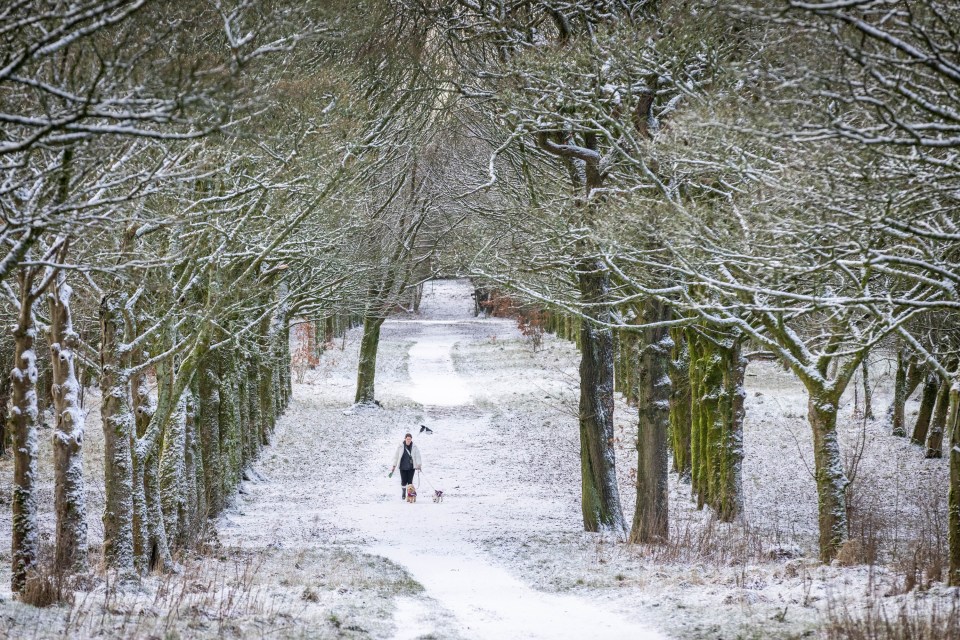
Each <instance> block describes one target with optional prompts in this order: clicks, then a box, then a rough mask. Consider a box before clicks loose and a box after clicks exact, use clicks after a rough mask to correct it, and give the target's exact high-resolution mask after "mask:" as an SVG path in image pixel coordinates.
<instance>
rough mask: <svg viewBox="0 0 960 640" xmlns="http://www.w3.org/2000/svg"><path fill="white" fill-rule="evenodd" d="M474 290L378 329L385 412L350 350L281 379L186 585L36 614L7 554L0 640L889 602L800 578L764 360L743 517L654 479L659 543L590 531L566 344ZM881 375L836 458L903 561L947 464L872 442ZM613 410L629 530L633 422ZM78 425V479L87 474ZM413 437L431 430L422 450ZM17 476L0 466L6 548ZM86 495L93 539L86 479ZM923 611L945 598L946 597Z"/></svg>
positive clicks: (384, 631) (795, 513) (679, 629)
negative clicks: (408, 475)
mask: <svg viewBox="0 0 960 640" xmlns="http://www.w3.org/2000/svg"><path fill="white" fill-rule="evenodd" d="M469 294H470V289H469V288H468V285H467V284H466V283H464V282H453V281H440V282H435V283H432V284H430V285H428V286H427V291H426V293H425V296H424V301H423V312H422V314H421V315H420V316H417V317H415V318H412V317H411V318H400V319H396V320H390V321H388V322H387V323H386V324H385V325H384V327H383V336H382V340H381V346H380V349H381V351H380V357H379V359H378V371H377V376H378V377H377V389H378V398H379V399H380V400H381V402H382V403H383V405H384V408H383V409H351V408H350V406H349V403H350V401H351V399H352V397H353V392H354V384H355V371H356V360H357V346H358V340H359V335H358V333H357V332H352V333H351V334H350V335H349V336H348V338H347V340H346V342H345V349H344V350H342V351H341V350H340V349H339V347H338V348H337V349H334V350H332V351H330V352H328V353H327V354H326V355H325V356H324V358H323V360H322V362H321V364H320V366H319V367H318V368H317V369H315V370H314V371H310V372H308V373H307V376H306V379H305V381H304V384H296V385H295V389H294V400H293V402H292V405H291V407H290V409H289V410H288V412H287V413H286V415H284V417H283V418H282V419H281V420H280V422H279V424H278V427H277V432H276V434H275V436H274V440H273V442H272V446H271V447H269V448H268V449H267V450H266V451H265V452H264V455H263V457H262V459H261V460H260V461H259V462H258V463H257V464H256V465H255V471H254V472H253V473H252V474H251V479H250V480H249V481H247V482H244V483H243V487H242V489H241V493H240V495H238V496H237V499H236V500H235V502H234V504H233V506H232V507H231V508H230V509H229V510H228V511H227V512H226V513H225V514H224V515H223V516H222V517H221V518H220V519H219V520H218V521H217V523H216V529H215V531H213V532H212V533H211V542H210V545H209V548H208V549H207V553H206V554H204V555H199V556H193V557H185V558H184V559H183V563H184V568H185V570H184V572H183V573H182V574H180V575H177V576H166V577H150V578H148V579H146V580H144V582H143V583H142V584H140V585H121V586H120V587H119V588H118V587H117V586H116V585H112V584H110V583H109V582H107V583H104V582H103V581H99V582H98V581H96V580H94V581H92V582H91V585H90V588H91V591H90V592H89V593H84V594H78V601H77V603H76V604H75V605H74V606H73V607H72V608H70V607H62V608H54V609H50V610H46V611H36V610H30V609H28V608H26V607H23V606H22V605H18V604H16V603H15V602H11V598H10V595H9V592H7V591H6V589H8V584H9V566H8V565H9V557H8V556H9V554H6V555H4V556H3V557H2V562H3V566H2V569H0V638H4V637H17V638H30V637H48V636H55V635H62V634H63V632H64V631H66V632H67V635H74V636H96V635H102V636H104V637H111V636H118V635H122V636H125V637H151V636H159V637H178V636H180V637H267V636H271V637H303V638H327V637H349V638H354V637H355V638H362V637H373V638H396V639H407V638H410V639H413V638H463V639H467V638H511V637H517V638H520V637H522V638H568V637H569V638H573V637H577V638H583V637H598V638H600V637H602V638H619V637H624V638H626V637H630V638H637V639H643V638H661V637H670V638H736V637H741V638H777V637H782V638H788V637H800V636H802V635H807V634H809V633H810V632H816V631H817V630H818V629H819V628H820V627H821V626H822V623H823V619H824V608H825V607H826V606H827V605H828V603H830V604H832V605H836V604H837V603H841V602H851V603H853V604H852V606H858V604H859V603H862V602H865V601H875V600H878V599H880V600H886V601H889V602H891V603H895V602H898V601H899V600H898V599H899V598H900V596H898V595H897V594H898V593H899V592H900V591H902V587H903V581H904V576H905V572H906V569H904V568H903V567H901V566H900V564H898V562H899V561H895V562H892V563H888V564H885V565H884V566H879V567H873V568H868V567H866V566H862V565H861V566H851V567H841V566H829V567H823V566H820V565H819V563H817V562H816V559H815V542H816V538H815V535H816V496H815V493H814V485H813V481H812V479H811V478H810V476H809V473H808V471H807V467H808V466H809V465H810V464H811V460H812V456H811V452H810V446H809V428H808V427H807V425H806V422H805V418H804V413H805V409H804V407H805V396H804V394H803V392H802V389H801V388H800V387H799V385H798V384H797V383H796V381H795V380H794V379H793V378H792V377H791V376H790V375H789V374H787V373H785V372H783V370H782V369H780V368H778V367H777V366H775V365H772V364H769V363H755V364H751V366H750V368H749V369H748V372H749V373H748V379H747V386H748V392H749V395H748V401H747V416H748V417H747V423H746V425H745V447H746V459H745V461H744V489H745V498H746V509H745V511H746V512H745V518H744V522H743V523H738V524H735V525H724V524H719V523H716V522H714V521H712V519H711V518H710V517H709V514H707V513H704V512H698V511H696V509H695V508H694V506H693V505H692V504H691V502H690V499H689V488H688V487H687V486H685V485H682V484H680V483H678V482H676V479H675V478H673V477H671V500H672V504H671V528H672V541H671V543H670V544H668V545H666V546H664V547H647V546H630V545H624V544H619V543H616V542H615V541H612V540H604V539H601V538H600V537H599V536H597V535H595V534H585V533H583V532H582V531H581V528H582V527H581V519H580V518H581V516H580V505H579V479H578V478H579V444H578V436H577V433H578V431H577V422H576V400H577V387H576V384H577V380H576V371H577V354H576V352H575V349H574V348H573V346H572V345H570V344H567V343H565V342H562V341H559V340H556V339H553V338H552V337H549V336H548V337H546V338H545V341H544V348H543V349H542V350H540V351H538V352H537V353H534V352H533V351H532V348H531V346H530V344H529V343H528V342H526V341H525V340H524V339H523V338H522V336H520V335H519V333H518V331H517V330H516V327H515V325H514V324H513V323H512V322H511V321H508V320H498V319H474V318H473V316H472V301H471V299H470V297H469ZM885 367H886V365H885V364H884V363H882V362H878V363H876V365H875V367H874V369H875V370H876V371H875V378H877V381H878V383H879V385H880V386H879V387H878V392H877V397H876V398H875V403H876V405H875V406H876V410H877V413H878V417H879V418H880V419H878V420H874V421H867V422H865V423H864V422H863V421H860V420H855V419H854V418H853V416H852V405H851V406H847V407H845V408H844V409H843V410H842V415H843V424H842V432H843V438H844V445H845V450H846V451H848V452H850V453H851V454H852V452H853V451H854V450H856V448H857V447H856V444H857V442H858V441H862V439H863V434H866V440H865V442H866V444H865V446H864V447H863V455H862V457H861V458H860V460H859V462H858V464H857V480H856V489H855V491H854V496H855V498H856V505H855V507H856V509H855V511H854V514H853V515H854V521H855V523H856V524H857V526H859V527H860V530H862V531H864V532H865V533H864V535H863V538H864V540H867V539H869V537H870V536H869V535H867V534H870V533H871V532H876V533H877V535H880V536H882V537H883V538H884V539H885V540H886V541H887V542H885V543H884V545H882V549H881V550H882V552H883V553H884V557H887V558H891V559H893V560H896V559H898V558H903V557H908V556H910V557H916V556H917V554H916V553H911V550H912V549H914V548H919V547H917V542H916V541H917V539H918V538H921V537H924V536H925V539H928V540H929V539H930V538H931V537H932V538H935V535H934V533H931V532H936V531H939V532H940V535H941V536H942V533H943V529H942V527H943V524H942V520H941V521H940V523H939V524H937V523H936V517H941V516H943V514H944V513H945V506H944V504H945V492H946V476H947V466H946V463H945V461H936V460H924V459H923V457H922V455H921V453H920V452H919V450H918V449H917V448H915V447H912V446H910V445H909V443H907V442H906V441H905V440H904V439H902V438H894V437H891V436H889V435H887V428H886V426H885V425H884V421H883V419H882V418H883V415H882V414H883V411H884V410H885V408H886V406H887V404H888V402H889V399H888V398H887V397H885V395H884V393H885V391H886V389H887V387H889V384H888V383H889V376H881V375H880V374H881V373H883V370H884V368H885ZM909 409H910V410H911V411H910V412H908V413H912V412H913V411H915V409H916V406H915V403H911V404H910V405H909ZM617 410H618V416H617V423H618V447H619V449H618V456H619V457H618V466H619V473H620V479H621V496H622V498H623V500H624V510H625V513H626V515H627V518H628V520H629V519H630V516H631V515H632V506H633V500H634V493H633V491H632V490H631V484H632V475H633V473H634V470H635V466H636V453H635V450H634V449H633V446H634V442H635V440H634V437H635V422H636V419H635V410H633V409H631V408H629V407H627V406H626V405H624V404H622V403H621V404H618V409H617ZM95 413H96V412H95V411H94V413H93V414H92V415H91V416H90V420H89V424H88V429H89V430H90V437H89V439H88V451H87V453H86V455H87V456H88V464H89V465H96V464H99V461H98V459H97V456H98V450H99V449H98V447H100V444H99V440H100V433H99V429H100V427H99V422H98V421H97V416H96V415H95ZM421 424H425V425H427V426H429V427H430V428H431V429H433V430H434V433H433V434H432V435H428V434H420V433H419V431H418V430H419V425H421ZM406 431H412V432H413V434H414V440H415V442H417V444H418V445H419V446H420V448H421V450H422V453H423V463H424V473H423V474H422V477H421V480H420V491H421V493H420V498H419V500H418V502H417V503H416V504H413V505H411V504H407V503H404V502H402V501H401V500H400V490H399V480H398V476H397V475H394V477H393V478H387V472H388V471H389V465H390V458H391V455H392V454H393V451H394V449H395V448H396V445H397V443H399V441H400V440H401V439H402V437H403V434H404V433H405V432H406ZM850 460H851V464H852V461H853V458H852V457H851V458H850ZM10 466H11V465H10V461H9V459H8V460H3V461H2V462H0V472H2V473H3V478H4V480H3V482H2V483H0V501H2V502H3V504H4V505H5V506H6V509H7V511H6V513H5V514H4V516H3V517H2V518H0V536H3V537H4V538H6V539H9V538H8V537H7V536H9V526H10V523H9V506H8V505H9V478H10V475H11V473H10ZM88 473H89V475H90V476H91V479H92V480H93V479H95V478H96V476H97V475H99V471H98V470H96V469H94V470H93V471H89V470H88ZM44 482H45V483H47V486H48V485H49V482H50V479H49V475H44ZM434 487H435V488H437V489H442V490H443V491H444V493H445V499H444V501H443V503H441V504H435V503H433V502H432V501H431V500H430V495H431V493H432V488H434ZM48 493H49V492H48ZM48 493H45V494H44V496H47V495H48ZM90 493H91V503H92V505H91V507H92V511H93V513H92V514H91V517H90V518H91V527H92V529H91V531H92V537H93V542H94V544H95V545H96V544H99V535H100V533H99V532H100V531H102V527H101V526H100V524H99V520H98V518H99V508H98V505H100V504H102V485H98V484H92V485H91V487H90ZM98 496H99V497H98ZM46 502H47V501H46V499H45V498H44V504H46ZM49 503H50V504H52V498H51V499H50V500H49ZM931 522H932V523H933V524H930V523H931ZM44 525H45V527H46V528H47V529H48V530H50V529H52V527H51V525H52V520H51V519H49V517H48V518H47V519H45V520H44ZM943 542H944V544H945V541H943ZM771 552H774V553H773V554H771ZM782 556H787V557H782ZM918 597H919V598H920V600H921V601H924V602H937V601H941V602H946V601H947V599H948V598H950V597H951V591H950V590H947V589H944V588H942V587H938V586H934V588H933V589H930V590H928V591H924V592H923V593H921V594H920V595H919V596H918Z"/></svg>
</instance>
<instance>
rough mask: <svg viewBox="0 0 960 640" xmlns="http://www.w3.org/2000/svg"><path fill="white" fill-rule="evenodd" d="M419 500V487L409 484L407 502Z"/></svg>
mask: <svg viewBox="0 0 960 640" xmlns="http://www.w3.org/2000/svg"><path fill="white" fill-rule="evenodd" d="M416 501H417V488H416V487H415V486H413V485H412V484H408V485H407V502H409V503H410V504H413V503H414V502H416Z"/></svg>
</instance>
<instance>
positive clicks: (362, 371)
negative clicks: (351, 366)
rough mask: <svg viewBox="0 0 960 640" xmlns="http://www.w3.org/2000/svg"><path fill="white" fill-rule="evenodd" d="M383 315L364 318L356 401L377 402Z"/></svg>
mask: <svg viewBox="0 0 960 640" xmlns="http://www.w3.org/2000/svg"><path fill="white" fill-rule="evenodd" d="M383 320H384V319H383V317H381V316H379V315H368V316H366V317H365V318H364V319H363V339H362V340H361V341H360V361H359V364H358V365H357V393H356V395H355V396H354V402H356V403H357V404H373V403H374V402H376V375H377V350H378V348H379V346H380V327H381V326H383Z"/></svg>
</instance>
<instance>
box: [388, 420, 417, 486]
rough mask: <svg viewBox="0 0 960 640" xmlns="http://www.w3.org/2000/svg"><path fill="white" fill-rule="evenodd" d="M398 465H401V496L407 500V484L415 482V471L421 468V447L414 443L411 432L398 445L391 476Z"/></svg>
mask: <svg viewBox="0 0 960 640" xmlns="http://www.w3.org/2000/svg"><path fill="white" fill-rule="evenodd" d="M397 467H400V486H401V487H402V489H401V493H400V498H401V499H403V500H406V499H407V485H408V484H413V473H414V472H415V471H419V470H420V449H418V448H417V445H415V444H413V436H412V435H411V434H409V433H408V434H407V435H405V436H404V437H403V442H401V443H400V446H398V447H397V453H396V455H394V456H393V467H391V468H390V475H391V476H392V475H393V472H394V471H396V469H397Z"/></svg>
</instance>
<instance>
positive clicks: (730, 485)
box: [715, 336, 747, 522]
mask: <svg viewBox="0 0 960 640" xmlns="http://www.w3.org/2000/svg"><path fill="white" fill-rule="evenodd" d="M727 342H728V344H729V347H728V348H727V349H726V350H725V352H724V367H723V397H724V402H723V411H722V413H723V433H722V440H721V441H720V442H719V443H718V445H719V448H720V452H719V453H720V457H721V464H720V473H719V477H720V482H719V486H718V495H717V499H716V502H715V506H716V509H717V513H718V515H719V517H720V519H721V520H722V521H724V522H731V521H733V520H734V519H735V518H736V517H737V516H739V515H740V514H741V513H742V512H743V479H742V468H743V418H744V415H745V413H746V412H745V410H744V406H743V403H744V398H745V396H746V392H745V390H744V388H743V381H744V377H745V376H746V372H747V359H746V358H744V357H743V352H742V346H743V340H742V339H741V338H740V337H739V336H733V337H731V338H728V339H727Z"/></svg>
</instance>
